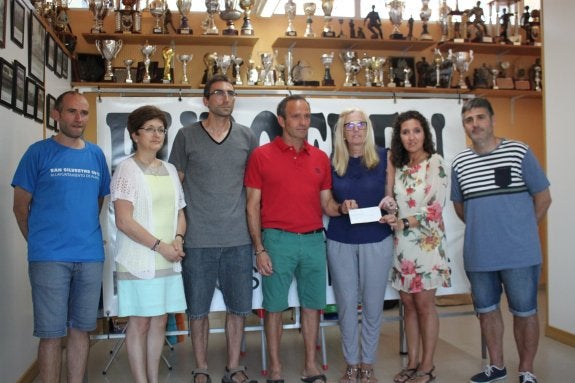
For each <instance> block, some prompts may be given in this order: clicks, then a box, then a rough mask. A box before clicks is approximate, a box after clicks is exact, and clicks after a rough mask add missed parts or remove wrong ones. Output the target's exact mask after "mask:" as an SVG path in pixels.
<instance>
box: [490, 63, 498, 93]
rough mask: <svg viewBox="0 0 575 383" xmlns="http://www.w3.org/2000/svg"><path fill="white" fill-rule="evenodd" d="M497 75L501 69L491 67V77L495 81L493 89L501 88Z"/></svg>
mask: <svg viewBox="0 0 575 383" xmlns="http://www.w3.org/2000/svg"><path fill="white" fill-rule="evenodd" d="M497 76H499V69H497V68H493V69H491V78H492V81H493V87H492V88H493V89H499V86H497Z"/></svg>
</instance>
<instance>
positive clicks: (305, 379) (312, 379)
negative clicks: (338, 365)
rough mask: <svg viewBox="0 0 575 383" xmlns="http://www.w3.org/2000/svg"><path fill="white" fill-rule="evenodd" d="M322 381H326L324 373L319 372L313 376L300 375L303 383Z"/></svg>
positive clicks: (324, 382)
mask: <svg viewBox="0 0 575 383" xmlns="http://www.w3.org/2000/svg"><path fill="white" fill-rule="evenodd" d="M318 380H319V381H320V382H323V383H327V377H326V376H325V375H324V374H319V375H313V376H308V377H305V376H302V377H301V381H302V382H303V383H317V381H318Z"/></svg>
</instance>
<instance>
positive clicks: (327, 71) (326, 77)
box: [321, 52, 335, 86]
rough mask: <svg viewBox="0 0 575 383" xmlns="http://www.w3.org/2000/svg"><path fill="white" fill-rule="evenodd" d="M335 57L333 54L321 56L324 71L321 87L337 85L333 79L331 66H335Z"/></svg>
mask: <svg viewBox="0 0 575 383" xmlns="http://www.w3.org/2000/svg"><path fill="white" fill-rule="evenodd" d="M333 57H334V54H333V52H331V53H324V54H322V55H321V63H322V65H323V69H324V74H323V80H322V82H321V85H323V86H334V85H335V82H334V81H333V78H331V65H332V64H333Z"/></svg>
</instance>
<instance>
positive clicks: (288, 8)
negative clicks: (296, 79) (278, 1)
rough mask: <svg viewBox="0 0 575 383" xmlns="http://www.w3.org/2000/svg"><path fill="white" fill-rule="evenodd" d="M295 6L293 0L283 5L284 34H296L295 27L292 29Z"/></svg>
mask: <svg viewBox="0 0 575 383" xmlns="http://www.w3.org/2000/svg"><path fill="white" fill-rule="evenodd" d="M295 8H296V5H295V3H294V2H293V0H288V1H287V3H286V4H285V7H284V9H285V13H286V16H287V18H288V26H287V28H286V33H285V35H286V36H297V32H296V31H295V29H293V19H294V18H295ZM288 72H290V69H289V67H288ZM288 85H289V84H288Z"/></svg>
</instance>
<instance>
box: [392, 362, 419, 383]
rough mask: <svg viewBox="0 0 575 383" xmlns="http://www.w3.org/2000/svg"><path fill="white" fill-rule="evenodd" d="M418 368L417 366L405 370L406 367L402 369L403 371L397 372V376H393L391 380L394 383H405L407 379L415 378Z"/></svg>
mask: <svg viewBox="0 0 575 383" xmlns="http://www.w3.org/2000/svg"><path fill="white" fill-rule="evenodd" d="M418 368H419V364H418V365H417V366H415V368H407V367H406V368H404V369H403V370H401V371H399V373H398V374H397V375H395V378H393V381H394V382H395V383H405V382H407V381H408V380H409V379H411V378H413V377H414V376H415V374H416V373H417V369H418Z"/></svg>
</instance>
